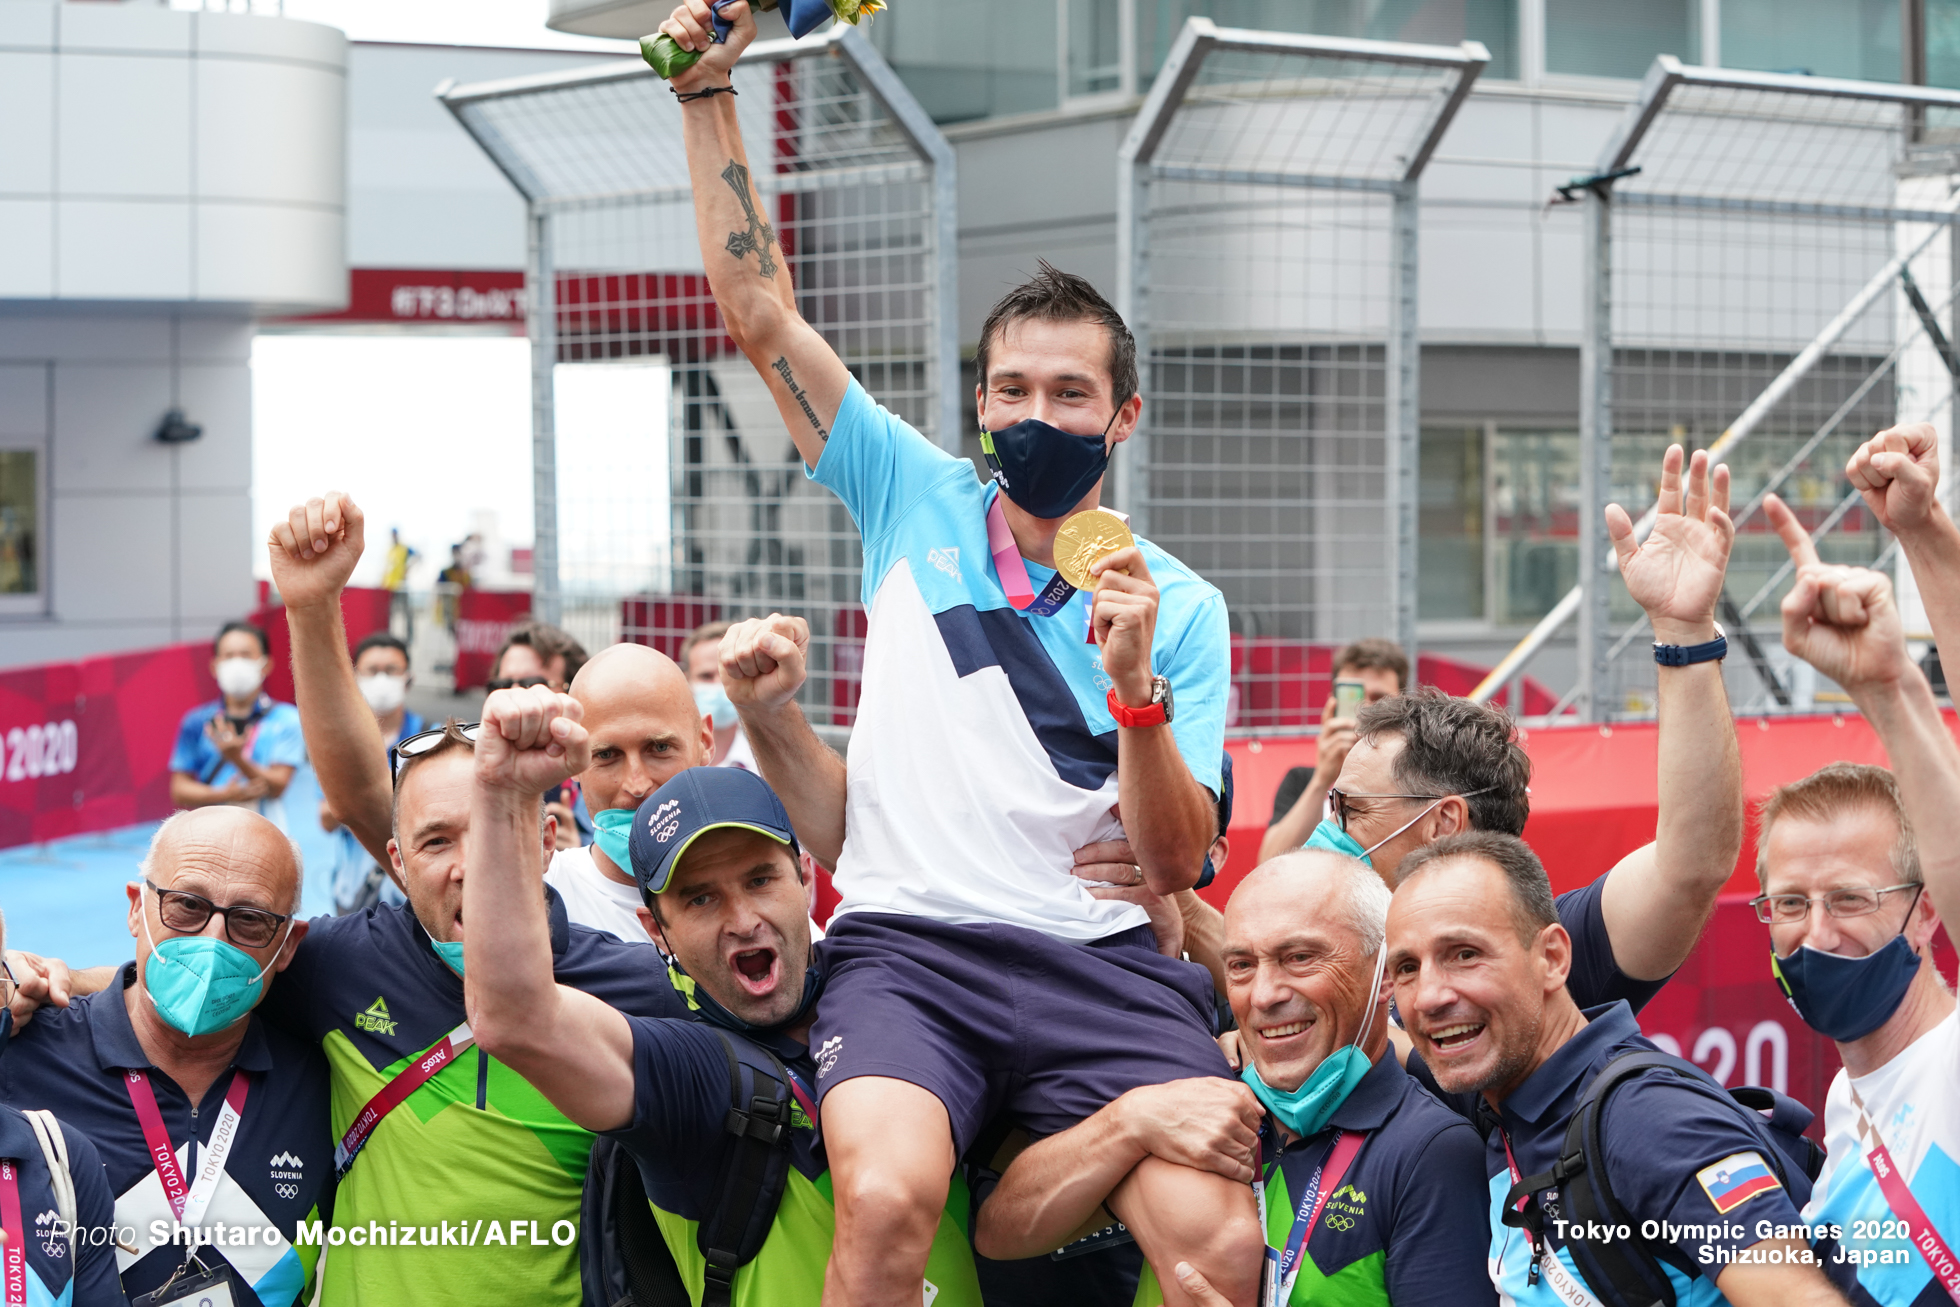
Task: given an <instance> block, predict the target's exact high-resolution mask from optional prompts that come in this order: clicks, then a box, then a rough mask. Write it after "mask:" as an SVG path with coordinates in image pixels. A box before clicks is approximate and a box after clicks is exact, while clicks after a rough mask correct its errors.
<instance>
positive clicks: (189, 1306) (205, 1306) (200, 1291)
mask: <svg viewBox="0 0 1960 1307" xmlns="http://www.w3.org/2000/svg"><path fill="white" fill-rule="evenodd" d="M193 1267H196V1269H195V1270H193V1269H192V1268H193ZM236 1283H237V1279H236V1277H235V1276H233V1274H232V1270H231V1267H229V1266H226V1265H224V1264H222V1263H220V1264H219V1266H218V1268H217V1269H216V1270H206V1269H204V1264H203V1263H202V1262H199V1261H197V1260H196V1259H195V1256H194V1255H193V1258H192V1260H191V1261H188V1262H185V1263H184V1264H183V1265H182V1266H180V1267H178V1268H177V1273H176V1274H175V1275H173V1276H171V1277H170V1278H169V1279H167V1280H165V1281H164V1282H163V1283H162V1284H160V1285H158V1286H157V1287H156V1288H154V1289H152V1290H151V1291H150V1292H148V1293H146V1294H143V1295H142V1296H140V1297H137V1298H131V1299H130V1300H129V1307H238V1299H237V1297H236V1296H234V1295H233V1293H232V1291H231V1286H232V1285H234V1284H236Z"/></svg>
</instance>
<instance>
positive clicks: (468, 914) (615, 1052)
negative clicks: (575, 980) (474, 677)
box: [463, 686, 633, 1130]
mask: <svg viewBox="0 0 1960 1307" xmlns="http://www.w3.org/2000/svg"><path fill="white" fill-rule="evenodd" d="M582 713H583V709H581V708H580V707H579V704H578V701H577V700H575V699H573V698H572V697H571V696H570V695H567V694H555V693H553V692H552V691H550V690H547V689H545V688H544V687H543V686H532V687H529V688H527V689H519V690H499V691H497V692H496V693H495V694H493V695H491V696H490V698H489V699H488V701H486V702H485V703H484V705H483V733H482V734H481V735H479V736H478V737H477V741H476V786H475V791H474V795H473V799H472V802H471V804H470V828H469V850H468V860H469V866H468V871H467V873H466V874H465V876H464V878H463V923H464V924H463V977H464V1000H465V1005H466V1007H467V1010H468V1012H469V1019H470V1030H471V1032H472V1033H473V1034H474V1035H475V1036H476V1040H477V1043H478V1044H479V1045H481V1046H482V1048H483V1049H484V1051H485V1052H487V1053H489V1054H490V1055H491V1056H493V1057H496V1058H498V1059H499V1060H501V1061H503V1062H504V1063H506V1064H507V1065H508V1066H509V1067H510V1068H511V1069H512V1070H513V1071H515V1072H517V1074H519V1075H521V1076H523V1077H524V1078H525V1079H526V1080H528V1081H530V1082H531V1083H532V1084H533V1085H535V1086H536V1087H537V1089H538V1092H540V1093H542V1094H543V1095H544V1096H545V1097H546V1098H548V1099H550V1100H551V1101H552V1103H553V1104H554V1105H555V1106H556V1107H557V1108H558V1110H559V1111H561V1112H563V1113H564V1114H565V1115H566V1116H568V1117H570V1118H571V1119H572V1120H573V1121H575V1122H576V1123H578V1124H579V1125H582V1126H584V1127H585V1128H586V1129H588V1130H615V1129H619V1128H620V1127H622V1126H625V1125H628V1124H630V1123H631V1122H632V1120H633V1032H632V1029H631V1027H629V1026H628V1025H627V1023H626V1018H625V1017H624V1016H623V1015H621V1013H620V1012H619V1011H618V1010H617V1009H615V1008H613V1007H611V1006H609V1005H608V1004H606V1003H605V1002H604V1001H603V1000H601V999H597V998H594V997H593V996H592V995H590V994H587V993H584V992H582V991H580V990H576V989H570V988H567V987H566V986H564V985H560V984H559V983H557V981H556V980H555V979H553V977H552V970H551V927H550V922H549V920H548V919H547V917H546V913H545V901H544V896H543V895H542V894H540V893H539V891H538V884H539V878H540V877H541V876H542V875H543V872H544V868H543V867H542V866H540V865H539V862H540V859H541V858H542V856H543V854H542V851H541V849H540V847H539V843H538V809H539V805H540V803H541V802H542V801H543V798H544V792H545V791H546V790H548V789H550V788H551V787H552V786H554V785H558V784H560V783H562V782H563V781H565V780H566V779H567V778H569V777H572V776H576V775H577V774H578V773H580V772H581V771H584V770H585V767H586V764H587V763H588V762H589V761H590V755H591V748H590V745H589V743H588V741H587V739H586V734H585V728H584V727H583V726H581V725H579V718H580V716H581V715H582Z"/></svg>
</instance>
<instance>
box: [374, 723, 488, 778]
mask: <svg viewBox="0 0 1960 1307" xmlns="http://www.w3.org/2000/svg"><path fill="white" fill-rule="evenodd" d="M456 734H458V735H460V736H462V737H463V738H464V739H465V740H468V741H469V742H470V743H471V744H475V743H476V737H477V736H479V735H481V734H483V723H482V722H465V723H463V724H462V725H460V726H458V727H457V728H456ZM448 738H449V728H448V727H447V726H432V727H430V728H429V729H428V730H426V731H417V732H416V733H415V734H413V735H411V736H409V737H408V738H407V739H406V740H403V741H402V742H401V743H399V744H397V745H395V746H393V747H392V748H390V749H389V750H388V775H389V777H390V778H392V779H396V780H399V779H400V778H401V774H402V767H403V766H404V765H405V764H406V763H407V762H408V760H409V759H411V758H419V757H421V756H422V755H423V754H425V753H428V752H429V751H430V750H432V749H434V748H435V747H436V746H437V745H439V744H441V743H442V742H443V741H444V740H446V739H448Z"/></svg>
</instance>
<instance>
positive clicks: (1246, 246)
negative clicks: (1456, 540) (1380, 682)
mask: <svg viewBox="0 0 1960 1307" xmlns="http://www.w3.org/2000/svg"><path fill="white" fill-rule="evenodd" d="M1489 57H1490V56H1489V54H1488V52H1486V51H1485V49H1484V48H1483V46H1481V45H1479V44H1477V43H1476V42H1474V41H1466V42H1464V43H1463V45H1462V46H1461V47H1459V48H1450V47H1441V46H1424V45H1403V44H1393V43H1389V42H1380V41H1360V40H1344V39H1340V38H1333V37H1319V36H1296V35H1289V34H1283V33H1274V32H1256V31H1247V30H1240V29H1232V28H1220V27H1216V26H1214V25H1213V24H1212V23H1211V22H1210V21H1208V20H1206V19H1203V18H1191V19H1189V20H1187V21H1186V23H1185V26H1184V29H1183V31H1182V32H1181V33H1180V34H1179V36H1178V38H1177V41H1176V43H1175V45H1174V46H1173V47H1172V49H1171V52H1170V56H1169V57H1168V58H1167V59H1166V60H1165V62H1164V66H1163V69H1162V71H1161V72H1160V73H1159V74H1158V76H1157V80H1156V82H1155V83H1154V84H1153V85H1152V87H1151V89H1150V93H1149V96H1148V97H1147V99H1146V100H1145V102H1144V105H1143V108H1142V110H1141V112H1140V113H1139V114H1138V115H1137V118H1136V121H1135V123H1134V124H1133V125H1132V126H1131V128H1130V132H1129V135H1128V137H1127V138H1126V139H1125V140H1124V142H1123V146H1122V150H1121V153H1120V155H1119V164H1118V168H1119V175H1118V183H1117V208H1118V214H1117V240H1118V270H1119V271H1118V276H1119V283H1118V290H1119V307H1120V308H1121V309H1122V311H1123V315H1124V317H1125V319H1126V320H1127V321H1128V322H1129V324H1130V326H1131V327H1132V329H1133V330H1134V331H1135V332H1136V335H1137V342H1138V351H1139V358H1140V360H1141V361H1142V363H1143V368H1144V374H1143V389H1144V409H1143V420H1142V425H1141V427H1140V429H1139V431H1138V434H1137V435H1136V436H1135V437H1133V438H1132V442H1131V447H1130V451H1129V452H1128V453H1127V455H1119V458H1118V464H1117V466H1118V477H1119V485H1118V488H1117V499H1118V502H1119V504H1120V506H1121V507H1123V508H1124V509H1125V510H1127V511H1128V512H1130V513H1131V514H1132V515H1133V517H1134V518H1135V519H1136V521H1137V524H1138V526H1139V528H1140V529H1141V530H1142V531H1143V532H1145V533H1146V534H1148V535H1149V536H1150V537H1151V538H1152V539H1154V540H1156V541H1157V542H1158V543H1159V544H1161V545H1163V546H1164V547H1165V548H1166V549H1168V550H1170V551H1171V552H1172V553H1174V554H1176V555H1177V556H1178V557H1180V558H1181V559H1183V560H1184V561H1185V562H1186V563H1188V564H1190V565H1191V566H1192V567H1193V568H1195V569H1196V570H1197V571H1198V572H1199V573H1201V574H1202V575H1204V576H1205V577H1206V578H1207V579H1208V580H1210V581H1212V582H1213V583H1214V584H1216V585H1217V586H1218V587H1219V589H1220V590H1222V591H1223V592H1224V594H1225V598H1226V600H1227V603H1228V604H1229V606H1230V610H1231V614H1232V630H1233V635H1234V646H1235V647H1234V655H1233V662H1234V668H1233V675H1234V682H1235V687H1236V690H1237V707H1236V715H1235V718H1234V721H1233V724H1234V725H1235V726H1237V727H1239V728H1241V729H1246V728H1251V729H1257V728H1261V727H1284V726H1292V727H1298V726H1301V725H1304V724H1307V723H1310V722H1314V721H1317V720H1318V715H1319V710H1320V706H1321V701H1320V697H1319V696H1320V695H1324V693H1325V681H1324V677H1325V674H1326V668H1325V663H1326V662H1327V656H1326V654H1327V649H1326V646H1328V645H1330V644H1336V643H1339V642H1341V641H1344V640H1349V639H1353V638H1356V637H1358V636H1363V635H1389V636H1393V637H1395V638H1397V639H1399V640H1400V641H1401V643H1402V644H1403V646H1404V648H1406V649H1408V650H1410V651H1411V652H1412V653H1413V651H1414V648H1415V634H1416V631H1415V612H1416V557H1415V543H1416V534H1415V532H1416V522H1415V512H1416V460H1417V451H1418V439H1419V420H1418V410H1417V404H1418V395H1419V390H1418V379H1417V364H1418V350H1417V316H1416V204H1417V193H1418V187H1419V184H1420V179H1421V176H1422V172H1423V169H1424V167H1425V166H1426V165H1427V163H1428V162H1429V159H1430V157H1431V155H1432V154H1433V153H1434V151H1435V149H1436V146H1437V143H1438V142H1439V141H1440V140H1441V139H1442V136H1443V133H1444V132H1445V131H1447V130H1448V128H1449V125H1450V122H1451V120H1452V118H1453V117H1454V116H1455V113H1456V111H1457V109H1458V107H1459V106H1460V105H1461V104H1462V102H1463V99H1464V97H1465V96H1466V95H1467V94H1468V93H1469V90H1470V87H1471V84H1472V83H1473V82H1474V81H1475V80H1476V77H1477V75H1478V73H1479V72H1481V71H1482V69H1483V67H1484V65H1485V64H1486V63H1487V62H1488V61H1489Z"/></svg>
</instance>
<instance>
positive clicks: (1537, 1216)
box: [1504, 1049, 1824, 1307]
mask: <svg viewBox="0 0 1960 1307" xmlns="http://www.w3.org/2000/svg"><path fill="white" fill-rule="evenodd" d="M1656 1067H1664V1068H1666V1069H1667V1070H1670V1071H1673V1072H1674V1073H1675V1074H1676V1075H1678V1076H1679V1077H1681V1079H1682V1080H1683V1081H1684V1082H1685V1083H1686V1085H1687V1086H1689V1087H1692V1088H1694V1089H1697V1090H1700V1091H1702V1092H1704V1093H1707V1094H1709V1095H1710V1096H1712V1097H1714V1098H1717V1099H1719V1100H1721V1101H1722V1102H1724V1103H1729V1104H1731V1105H1732V1106H1733V1107H1734V1108H1735V1109H1736V1114H1737V1116H1738V1117H1739V1118H1741V1119H1743V1120H1745V1121H1746V1122H1747V1123H1748V1125H1749V1127H1750V1129H1751V1130H1752V1131H1753V1132H1754V1133H1755V1134H1756V1136H1757V1137H1758V1138H1759V1139H1760V1140H1761V1141H1762V1143H1763V1144H1764V1145H1765V1146H1764V1148H1763V1150H1762V1152H1763V1157H1764V1159H1765V1160H1766V1161H1767V1162H1768V1163H1769V1164H1770V1166H1771V1168H1773V1169H1774V1170H1775V1172H1776V1178H1777V1180H1778V1181H1779V1182H1780V1183H1782V1184H1783V1186H1784V1188H1786V1189H1787V1188H1788V1187H1789V1180H1790V1175H1791V1173H1792V1172H1793V1171H1798V1172H1801V1173H1802V1174H1803V1175H1804V1177H1805V1178H1806V1179H1810V1180H1815V1179H1816V1178H1817V1176H1818V1173H1819V1172H1821V1171H1822V1170H1823V1169H1824V1150H1823V1149H1822V1148H1820V1147H1818V1146H1817V1143H1816V1141H1815V1140H1812V1139H1810V1138H1809V1137H1808V1136H1806V1135H1805V1134H1804V1128H1805V1127H1806V1126H1808V1125H1809V1124H1810V1122H1811V1120H1812V1118H1813V1116H1814V1115H1815V1114H1814V1113H1812V1112H1811V1110H1810V1109H1809V1108H1807V1107H1805V1106H1804V1105H1803V1104H1802V1103H1799V1102H1797V1100H1796V1099H1794V1098H1791V1097H1790V1096H1789V1095H1787V1094H1781V1093H1778V1092H1777V1091H1776V1090H1774V1089H1765V1088H1762V1087H1760V1086H1756V1085H1749V1086H1744V1087H1741V1088H1737V1089H1724V1088H1723V1087H1722V1086H1721V1085H1720V1084H1718V1083H1716V1080H1715V1078H1714V1077H1713V1076H1711V1075H1709V1074H1708V1073H1707V1072H1706V1071H1704V1070H1702V1069H1701V1068H1700V1067H1698V1066H1696V1065H1695V1064H1694V1063H1692V1062H1690V1061H1687V1060H1686V1059H1685V1058H1679V1057H1676V1056H1674V1055H1673V1054H1671V1053H1663V1052H1661V1051H1660V1050H1658V1049H1635V1050H1633V1051H1631V1052H1627V1053H1622V1054H1620V1055H1619V1056H1618V1057H1616V1058H1614V1059H1613V1060H1612V1061H1610V1062H1608V1063H1607V1064H1606V1065H1605V1066H1604V1067H1602V1068H1600V1072H1599V1074H1598V1075H1597V1076H1595V1077H1594V1078H1593V1082H1592V1083H1591V1084H1590V1085H1588V1086H1586V1089H1585V1092H1584V1093H1583V1094H1581V1095H1580V1097H1579V1104H1578V1107H1577V1108H1576V1109H1575V1110H1574V1111H1573V1113H1572V1121H1571V1123H1570V1124H1569V1125H1567V1126H1566V1129H1565V1142H1564V1144H1563V1145H1562V1146H1561V1147H1560V1149H1559V1157H1558V1160H1557V1161H1556V1162H1554V1163H1553V1164H1552V1169H1551V1170H1549V1171H1542V1172H1540V1173H1539V1174H1537V1175H1528V1176H1526V1177H1525V1178H1524V1179H1522V1180H1520V1181H1518V1182H1517V1183H1516V1184H1514V1185H1512V1186H1511V1191H1510V1192H1509V1193H1508V1194H1506V1195H1505V1196H1504V1224H1506V1225H1509V1226H1513V1227H1517V1228H1522V1229H1524V1230H1525V1231H1526V1232H1527V1234H1528V1235H1529V1236H1530V1238H1531V1246H1532V1253H1533V1257H1532V1274H1533V1276H1534V1277H1535V1276H1536V1274H1537V1264H1538V1259H1539V1257H1540V1256H1543V1255H1546V1253H1545V1243H1544V1239H1545V1225H1546V1222H1547V1221H1548V1220H1551V1219H1563V1220H1564V1221H1565V1222H1567V1226H1566V1229H1567V1235H1566V1238H1565V1246H1566V1247H1567V1248H1568V1249H1570V1250H1571V1252H1572V1260H1573V1261H1574V1262H1575V1263H1577V1264H1578V1267H1579V1274H1580V1275H1582V1276H1584V1277H1585V1281H1586V1283H1587V1285H1589V1286H1590V1287H1591V1288H1592V1291H1593V1293H1594V1294H1595V1295H1596V1296H1597V1297H1598V1298H1599V1300H1600V1301H1601V1302H1602V1303H1604V1304H1606V1307H1675V1299H1674V1286H1673V1284H1672V1283H1671V1282H1670V1281H1669V1280H1668V1278H1667V1272H1666V1271H1665V1270H1664V1269H1663V1268H1662V1266H1661V1262H1662V1261H1663V1260H1666V1261H1669V1262H1672V1263H1674V1264H1676V1265H1679V1266H1680V1269H1682V1270H1683V1271H1690V1272H1692V1271H1693V1270H1694V1269H1696V1268H1692V1267H1689V1266H1687V1265H1685V1264H1682V1263H1681V1261H1680V1258H1679V1255H1678V1254H1676V1253H1675V1252H1674V1251H1673V1250H1672V1249H1671V1248H1662V1249H1661V1250H1660V1252H1659V1253H1658V1254H1657V1253H1656V1252H1655V1251H1654V1249H1653V1248H1652V1247H1651V1246H1650V1244H1649V1241H1648V1240H1646V1239H1643V1238H1641V1237H1640V1233H1639V1231H1640V1222H1639V1221H1638V1220H1637V1219H1635V1218H1634V1217H1633V1216H1632V1215H1631V1214H1630V1213H1629V1212H1628V1211H1627V1210H1626V1208H1625V1207H1624V1206H1622V1205H1621V1203H1620V1200H1619V1199H1618V1198H1617V1197H1616V1196H1615V1195H1614V1193H1613V1187H1612V1184H1611V1183H1610V1181H1609V1179H1608V1177H1607V1174H1606V1167H1605V1164H1604V1159H1605V1156H1606V1154H1605V1152H1604V1149H1603V1144H1602V1140H1601V1137H1600V1121H1601V1118H1602V1116H1603V1114H1604V1112H1605V1108H1606V1099H1607V1096H1608V1095H1610V1094H1611V1093H1612V1092H1613V1090H1614V1089H1616V1088H1618V1087H1619V1086H1620V1085H1622V1084H1624V1083H1626V1082H1627V1081H1628V1080H1631V1079H1633V1078H1635V1077H1636V1076H1639V1075H1640V1074H1641V1073H1642V1072H1645V1071H1648V1070H1651V1069H1653V1068H1656ZM1764 1112H1768V1113H1769V1116H1768V1118H1767V1119H1765V1117H1764V1116H1763V1113H1764ZM1548 1189H1556V1190H1557V1191H1558V1198H1557V1201H1556V1202H1554V1203H1551V1204H1548V1203H1547V1202H1546V1200H1544V1199H1543V1198H1542V1197H1541V1195H1542V1194H1543V1193H1544V1192H1545V1191H1546V1190H1548ZM1521 1198H1529V1199H1530V1201H1529V1202H1527V1203H1525V1204H1524V1207H1523V1210H1519V1206H1518V1200H1519V1199H1521ZM1575 1224H1576V1225H1578V1226H1579V1227H1580V1234H1581V1235H1582V1236H1587V1235H1590V1236H1591V1237H1579V1238H1574V1237H1572V1233H1571V1231H1572V1226H1573V1225H1575ZM1615 1226H1621V1227H1624V1228H1625V1229H1626V1230H1628V1231H1630V1232H1631V1235H1632V1237H1630V1238H1626V1239H1615V1238H1612V1237H1610V1236H1607V1234H1606V1232H1608V1231H1611V1230H1612V1228H1613V1227H1615Z"/></svg>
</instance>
